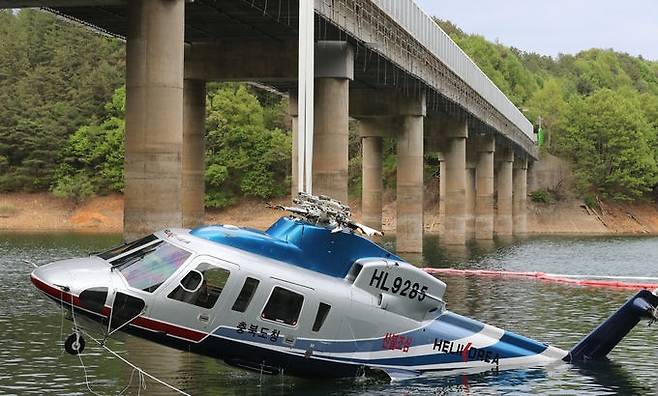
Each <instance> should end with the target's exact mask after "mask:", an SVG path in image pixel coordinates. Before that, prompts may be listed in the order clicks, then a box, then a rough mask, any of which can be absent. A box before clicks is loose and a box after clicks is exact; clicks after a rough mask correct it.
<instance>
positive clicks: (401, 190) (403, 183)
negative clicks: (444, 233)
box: [396, 115, 423, 253]
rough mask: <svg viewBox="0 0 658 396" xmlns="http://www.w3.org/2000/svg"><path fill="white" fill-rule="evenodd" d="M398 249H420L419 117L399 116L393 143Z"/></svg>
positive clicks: (420, 134)
mask: <svg viewBox="0 0 658 396" xmlns="http://www.w3.org/2000/svg"><path fill="white" fill-rule="evenodd" d="M397 155H398V158H397V160H398V163H397V196H396V206H397V226H396V241H397V242H396V250H397V251H398V252H410V253H416V252H422V251H423V116H422V115H415V116H414V115H407V116H404V117H403V129H402V131H401V134H400V135H399V136H398V145H397Z"/></svg>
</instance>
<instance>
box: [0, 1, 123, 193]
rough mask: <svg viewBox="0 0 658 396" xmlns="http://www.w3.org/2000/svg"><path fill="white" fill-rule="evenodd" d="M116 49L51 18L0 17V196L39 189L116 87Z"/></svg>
mask: <svg viewBox="0 0 658 396" xmlns="http://www.w3.org/2000/svg"><path fill="white" fill-rule="evenodd" d="M123 60H124V49H123V44H122V43H120V42H119V41H117V40H111V39H108V38H105V37H102V36H100V35H98V34H93V33H91V32H89V31H88V30H85V29H83V28H82V27H77V26H74V25H72V24H70V23H66V22H64V21H62V20H60V19H57V18H55V17H54V16H52V15H50V14H47V13H44V12H40V11H36V10H23V11H20V12H19V13H17V14H13V13H12V12H11V11H10V10H3V11H0V191H18V190H23V191H38V190H47V189H49V188H50V187H51V185H52V184H53V183H54V182H55V181H56V180H55V179H56V175H55V173H56V172H55V170H56V169H57V168H58V166H59V163H60V158H61V154H62V153H61V150H62V148H63V147H64V146H66V142H67V140H68V139H69V136H70V135H71V134H72V133H73V132H75V131H76V130H77V129H78V128H79V127H81V126H83V125H85V124H88V123H90V122H93V121H94V120H95V119H96V118H97V117H99V115H100V114H102V113H103V109H104V106H105V103H107V102H108V101H109V99H110V98H111V96H112V93H113V92H114V90H115V89H116V88H117V87H118V86H119V85H120V84H121V83H122V81H123V69H124V67H123Z"/></svg>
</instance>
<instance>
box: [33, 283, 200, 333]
mask: <svg viewBox="0 0 658 396" xmlns="http://www.w3.org/2000/svg"><path fill="white" fill-rule="evenodd" d="M30 278H31V280H32V283H33V284H34V286H36V288H37V289H39V290H41V291H42V292H44V293H46V294H47V295H49V296H50V297H52V298H54V299H55V300H58V301H61V302H64V303H66V304H69V305H73V306H75V307H76V308H79V309H83V310H85V311H88V312H91V311H89V310H87V309H85V308H84V307H82V305H80V298H78V296H76V295H74V294H71V293H69V292H65V291H63V290H62V289H59V288H57V287H53V286H51V285H49V284H47V283H46V282H44V281H42V280H41V279H39V278H37V277H35V276H30ZM102 315H103V316H105V317H106V318H107V317H109V316H110V307H108V306H105V307H103V311H102ZM131 324H134V325H136V326H139V327H142V328H145V329H147V330H151V331H155V332H162V333H165V334H167V335H172V336H175V337H179V338H184V339H186V340H189V341H193V342H199V341H201V340H203V339H204V338H205V337H206V336H207V335H208V334H207V333H202V332H200V331H196V330H192V329H187V328H185V327H180V326H176V325H173V324H170V323H166V322H162V321H159V320H155V319H151V318H147V317H145V316H141V315H140V316H138V317H137V318H135V320H133V321H132V323H131Z"/></svg>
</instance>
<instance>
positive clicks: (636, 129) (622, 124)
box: [0, 10, 658, 208]
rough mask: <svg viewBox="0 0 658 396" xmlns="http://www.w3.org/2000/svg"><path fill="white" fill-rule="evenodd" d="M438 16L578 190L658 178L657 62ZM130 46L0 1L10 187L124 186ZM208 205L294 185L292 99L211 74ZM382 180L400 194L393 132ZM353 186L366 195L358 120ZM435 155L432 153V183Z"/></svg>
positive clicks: (618, 189)
mask: <svg viewBox="0 0 658 396" xmlns="http://www.w3.org/2000/svg"><path fill="white" fill-rule="evenodd" d="M437 22H438V23H439V24H440V25H441V26H442V27H443V28H444V30H446V32H448V33H449V34H450V35H451V37H452V38H453V39H454V40H455V41H456V42H457V43H458V44H459V45H460V46H461V47H462V48H463V49H464V51H465V52H466V53H468V54H469V55H470V56H471V57H472V58H473V59H474V61H475V62H476V63H477V64H478V65H479V66H480V68H481V69H482V70H483V71H484V72H485V73H487V75H488V76H489V77H490V78H491V79H492V81H493V82H494V83H496V84H497V85H498V86H499V87H500V89H501V90H502V91H503V92H505V93H506V94H507V95H508V96H509V97H510V99H511V100H512V101H513V102H514V103H515V104H516V105H517V106H518V107H519V108H520V109H521V110H522V111H523V112H524V113H525V114H526V116H527V117H528V118H529V119H530V120H531V121H532V122H533V123H535V125H537V126H539V125H540V124H541V126H542V136H543V145H542V148H541V150H542V151H544V152H547V153H550V154H554V155H557V156H559V157H562V158H564V159H566V160H568V161H569V162H570V163H571V165H572V169H573V173H574V178H575V180H574V183H573V185H572V189H573V191H574V192H575V194H576V195H577V196H578V197H580V198H581V199H584V200H585V201H586V202H588V203H590V204H592V203H596V202H597V201H598V200H599V199H604V200H606V199H607V200H614V201H618V202H632V201H636V200H641V199H646V198H651V199H653V198H654V197H653V191H654V189H655V186H656V184H658V62H652V61H647V60H645V59H642V58H641V57H633V56H630V55H628V54H623V53H618V52H614V51H611V50H604V49H590V50H587V51H583V52H581V53H578V54H575V55H560V56H558V57H555V58H553V57H549V56H543V55H538V54H534V53H527V52H524V51H522V50H519V49H516V48H510V47H506V46H504V45H502V44H499V43H492V42H489V41H487V40H486V39H484V38H483V37H481V36H478V35H469V34H465V33H464V32H463V31H461V30H460V29H459V28H458V27H457V26H455V25H453V24H451V23H450V22H447V21H440V20H437ZM123 59H124V45H123V43H121V42H119V41H117V40H113V39H110V38H107V37H103V36H100V35H98V34H95V33H93V32H90V31H88V30H85V29H83V28H81V27H78V26H75V25H72V24H69V23H66V22H64V21H62V20H60V19H57V18H55V17H53V16H52V15H50V14H47V13H44V12H41V11H37V10H21V11H20V12H17V13H12V12H10V11H0V192H31V191H52V192H53V193H55V194H56V195H57V196H60V197H67V198H73V199H75V200H77V201H83V200H85V199H86V198H88V197H90V196H93V195H95V194H100V195H103V194H109V193H114V192H121V191H122V189H123V134H124V129H123V118H124V100H125V90H124V89H123V87H122V83H123V80H124V63H123V62H124V60H123ZM207 102H208V113H207V124H206V138H207V153H206V159H207V167H206V174H205V176H206V191H207V195H206V205H207V206H208V207H211V208H224V207H228V206H231V205H234V204H236V203H238V202H240V201H242V200H243V199H244V198H250V199H263V200H265V199H272V198H277V197H283V196H285V195H287V194H288V191H289V183H290V149H291V136H290V135H291V134H290V120H289V117H287V114H286V113H287V101H286V100H285V98H282V97H280V96H277V95H274V94H272V93H270V92H267V91H262V90H259V89H256V88H254V87H252V86H249V85H246V84H237V83H232V84H209V87H208V97H207ZM384 147H385V159H384V178H385V181H384V185H385V187H386V188H387V189H388V190H389V192H388V193H387V194H388V195H389V196H390V195H394V191H395V167H396V163H395V161H396V158H395V142H394V141H393V140H391V139H388V140H387V141H386V142H385V146H384ZM349 151H350V165H349V173H350V192H351V195H352V196H353V197H354V198H355V199H358V198H359V195H360V190H361V189H360V183H361V179H360V178H361V176H360V172H361V170H360V167H361V158H360V152H361V150H360V139H359V138H358V122H353V123H351V126H350V148H349ZM435 167H436V160H435V159H434V158H431V157H429V156H428V157H427V158H426V178H427V181H428V183H429V182H430V179H431V177H432V176H431V175H432V174H433V173H434V171H435Z"/></svg>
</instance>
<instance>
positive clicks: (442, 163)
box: [438, 153, 447, 236]
mask: <svg viewBox="0 0 658 396" xmlns="http://www.w3.org/2000/svg"><path fill="white" fill-rule="evenodd" d="M438 157H439V235H441V236H443V235H445V229H446V179H447V177H446V160H445V156H444V155H443V153H439V155H438Z"/></svg>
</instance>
